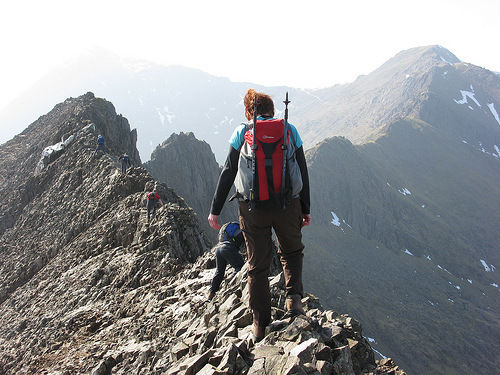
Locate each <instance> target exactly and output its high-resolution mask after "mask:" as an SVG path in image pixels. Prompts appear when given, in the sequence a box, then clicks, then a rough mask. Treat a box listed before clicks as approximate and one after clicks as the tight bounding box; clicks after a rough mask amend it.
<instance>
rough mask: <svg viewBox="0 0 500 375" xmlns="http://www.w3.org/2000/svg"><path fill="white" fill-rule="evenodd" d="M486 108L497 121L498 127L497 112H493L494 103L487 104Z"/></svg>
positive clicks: (499, 120) (499, 121)
mask: <svg viewBox="0 0 500 375" xmlns="http://www.w3.org/2000/svg"><path fill="white" fill-rule="evenodd" d="M488 108H489V109H490V112H491V114H492V115H493V117H494V118H495V120H497V122H498V125H500V118H499V117H498V112H497V111H496V110H495V103H488Z"/></svg>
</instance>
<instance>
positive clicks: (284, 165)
mask: <svg viewBox="0 0 500 375" xmlns="http://www.w3.org/2000/svg"><path fill="white" fill-rule="evenodd" d="M283 103H285V121H284V124H283V144H282V145H281V149H282V150H283V171H282V174H281V208H282V209H285V206H286V198H285V171H286V157H287V155H286V154H287V149H288V146H287V144H286V143H287V135H288V103H290V101H289V100H288V91H287V92H286V98H285V101H284V102H283Z"/></svg>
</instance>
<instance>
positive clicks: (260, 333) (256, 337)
mask: <svg viewBox="0 0 500 375" xmlns="http://www.w3.org/2000/svg"><path fill="white" fill-rule="evenodd" d="M252 333H253V342H254V343H257V342H259V341H261V340H262V339H263V338H264V336H265V335H266V327H260V326H258V325H256V324H255V323H254V324H253V325H252Z"/></svg>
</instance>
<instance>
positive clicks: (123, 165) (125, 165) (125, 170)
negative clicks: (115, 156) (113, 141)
mask: <svg viewBox="0 0 500 375" xmlns="http://www.w3.org/2000/svg"><path fill="white" fill-rule="evenodd" d="M122 173H127V163H124V162H122Z"/></svg>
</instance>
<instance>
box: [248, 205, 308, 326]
mask: <svg viewBox="0 0 500 375" xmlns="http://www.w3.org/2000/svg"><path fill="white" fill-rule="evenodd" d="M239 216H240V225H241V229H242V230H243V235H244V237H245V242H246V245H247V253H248V265H249V268H248V293H249V297H250V302H249V303H250V308H251V309H252V311H253V320H254V324H256V325H258V326H259V327H265V326H267V325H268V324H269V323H270V322H271V293H270V291H269V279H268V277H269V269H270V267H271V261H272V257H273V246H272V231H271V229H274V232H275V233H276V237H277V238H278V244H279V246H278V254H279V255H280V260H281V264H282V266H283V274H284V276H285V285H286V295H287V296H289V295H293V294H299V295H300V296H303V293H304V292H303V286H302V260H303V252H302V251H303V250H304V245H303V244H302V232H301V228H302V209H301V205H300V200H299V199H298V198H297V199H293V200H292V202H291V203H290V204H289V205H288V206H287V207H286V208H285V210H281V209H280V208H275V209H264V208H262V209H255V210H253V211H251V212H250V211H249V210H248V203H246V202H240V206H239Z"/></svg>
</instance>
